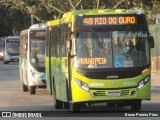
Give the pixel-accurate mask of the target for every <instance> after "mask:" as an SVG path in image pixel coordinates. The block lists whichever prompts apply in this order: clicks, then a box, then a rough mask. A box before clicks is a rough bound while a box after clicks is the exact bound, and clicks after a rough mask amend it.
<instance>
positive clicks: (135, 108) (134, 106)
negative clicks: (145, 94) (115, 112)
mask: <svg viewBox="0 0 160 120" xmlns="http://www.w3.org/2000/svg"><path fill="white" fill-rule="evenodd" d="M141 102H142V100H136V101H133V102H132V103H131V110H132V111H140V110H141Z"/></svg>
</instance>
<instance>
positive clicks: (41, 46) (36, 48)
mask: <svg viewBox="0 0 160 120" xmlns="http://www.w3.org/2000/svg"><path fill="white" fill-rule="evenodd" d="M30 54H31V63H32V64H33V65H34V66H36V67H44V66H45V41H44V40H40V39H31V53H30Z"/></svg>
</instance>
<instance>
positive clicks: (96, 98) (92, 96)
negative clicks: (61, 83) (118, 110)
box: [72, 80, 151, 103]
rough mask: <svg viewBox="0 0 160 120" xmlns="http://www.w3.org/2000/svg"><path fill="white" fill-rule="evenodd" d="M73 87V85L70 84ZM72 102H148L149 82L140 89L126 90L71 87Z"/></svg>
mask: <svg viewBox="0 0 160 120" xmlns="http://www.w3.org/2000/svg"><path fill="white" fill-rule="evenodd" d="M72 85H73V84H72ZM73 87H74V91H72V102H86V103H89V102H91V103H97V102H110V101H130V100H137V99H139V100H143V99H145V100H150V99H151V81H150V80H149V81H148V82H147V83H146V84H145V85H144V86H143V87H142V88H140V89H138V88H137V86H134V87H127V88H112V89H110V88H89V90H87V89H86V90H85V89H83V88H82V87H80V86H79V85H77V84H74V85H73Z"/></svg>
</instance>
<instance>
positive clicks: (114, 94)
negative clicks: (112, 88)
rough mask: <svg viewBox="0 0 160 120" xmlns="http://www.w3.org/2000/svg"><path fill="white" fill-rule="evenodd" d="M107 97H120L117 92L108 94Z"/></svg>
mask: <svg viewBox="0 0 160 120" xmlns="http://www.w3.org/2000/svg"><path fill="white" fill-rule="evenodd" d="M108 96H120V93H119V92H108Z"/></svg>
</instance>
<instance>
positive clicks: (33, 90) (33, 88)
mask: <svg viewBox="0 0 160 120" xmlns="http://www.w3.org/2000/svg"><path fill="white" fill-rule="evenodd" d="M29 92H30V94H31V95H33V94H35V93H36V87H35V86H30V89H29Z"/></svg>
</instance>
